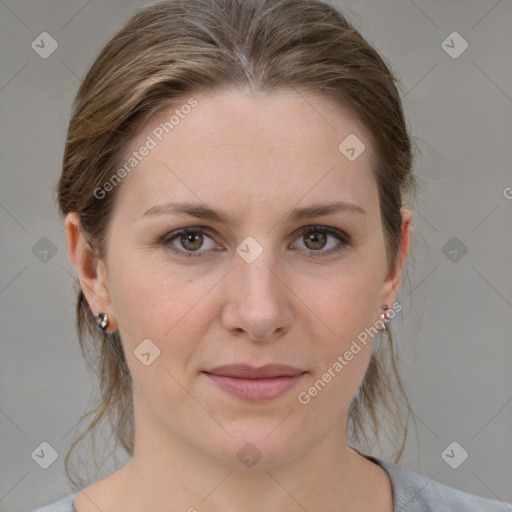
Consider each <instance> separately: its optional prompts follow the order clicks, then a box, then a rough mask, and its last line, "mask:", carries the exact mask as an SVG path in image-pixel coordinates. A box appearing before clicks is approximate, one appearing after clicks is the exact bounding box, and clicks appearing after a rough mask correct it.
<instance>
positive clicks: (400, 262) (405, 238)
mask: <svg viewBox="0 0 512 512" xmlns="http://www.w3.org/2000/svg"><path fill="white" fill-rule="evenodd" d="M400 213H401V215H402V227H401V237H402V241H401V245H400V248H399V252H398V254H397V258H396V262H395V265H394V266H393V268H392V269H391V271H390V272H389V274H388V276H387V277H386V280H385V281H384V284H383V289H382V302H381V304H382V305H384V304H387V305H388V306H389V307H390V308H391V307H392V305H393V304H394V303H395V301H396V299H397V296H398V291H399V290H400V286H401V285H402V277H403V271H404V268H405V263H406V261H407V258H408V256H409V251H410V248H411V217H412V216H411V212H410V210H409V209H407V208H406V207H402V208H401V210H400Z"/></svg>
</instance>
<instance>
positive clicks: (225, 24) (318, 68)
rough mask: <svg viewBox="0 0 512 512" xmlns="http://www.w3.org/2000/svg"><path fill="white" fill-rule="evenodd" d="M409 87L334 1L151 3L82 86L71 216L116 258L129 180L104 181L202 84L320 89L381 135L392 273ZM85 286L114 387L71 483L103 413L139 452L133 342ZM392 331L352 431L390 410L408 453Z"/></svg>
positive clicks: (84, 342) (411, 180) (355, 437)
mask: <svg viewBox="0 0 512 512" xmlns="http://www.w3.org/2000/svg"><path fill="white" fill-rule="evenodd" d="M399 87H400V84H399V82H398V80H397V78H396V77H395V76H394V74H393V72H392V71H391V69H390V67H389V66H388V65H386V63H385V62H384V60H383V58H382V57H381V56H380V55H379V54H378V53H377V51H376V50H375V49H374V48H373V47H372V46H371V45H370V44H369V43H368V42H367V41H366V40H365V39H364V38H363V37H362V35H361V34H360V33H359V32H358V31H357V30H356V29H355V28H354V27H353V26H352V25H351V24H350V23H349V21H348V20H347V19H346V18H345V16H344V15H343V14H342V13H341V12H340V11H339V10H338V9H337V8H335V7H334V6H332V5H330V4H327V3H325V2H323V1H321V0H168V1H163V2H158V3H155V4H153V5H149V6H147V7H144V8H142V9H141V10H139V11H138V12H136V13H135V15H134V16H133V17H132V18H131V19H130V20H129V21H128V22H127V23H126V24H125V25H124V26H123V27H122V28H121V29H120V30H119V31H118V32H117V34H115V35H114V37H113V38H112V39H111V40H110V41H109V42H108V43H107V44H106V46H105V47H104V48H103V49H102V50H101V52H100V53H99V55H98V57H97V58H96V60H95V61H94V63H93V64H92V67H91V68H90V70H89V72H88V73H87V75H86V77H85V79H84V80H83V82H82V84H81V86H80V88H79V90H78V93H77V95H76V98H75V100H74V103H73V113H72V117H71V120H70V123H69V129H68V134H67V141H66V146H65V151H64V157H63V168H62V174H61V176H60V180H59V182H58V184H57V195H58V203H59V209H60V212H61V214H62V215H64V216H65V215H66V214H68V213H69V212H76V214H77V215H78V216H79V219H80V225H81V226H80V227H81V231H82V233H83V234H84V237H85V238H86V240H88V242H89V244H90V245H91V248H94V249H95V250H96V251H97V254H98V256H99V257H100V258H103V257H104V256H105V242H106V239H107V238H108V228H109V223H110V219H111V215H112V212H113V208H114V205H115V198H116V196H117V192H118V190H119V187H120V186H122V184H121V185H119V186H117V187H115V188H113V189H112V190H111V191H110V192H109V193H107V194H104V197H101V198H98V197H97V194H95V190H97V189H98V188H101V187H102V186H104V184H105V183H106V182H108V181H109V180H112V177H113V176H114V174H115V172H116V170H118V169H119V166H120V165H121V164H122V162H123V160H124V158H123V157H125V155H126V152H127V147H128V145H129V143H130V141H131V140H132V138H133V137H134V135H135V134H136V133H137V130H138V129H139V128H140V127H141V126H142V125H143V124H144V123H145V122H146V121H148V120H149V119H150V118H151V117H152V116H155V115H156V114H157V113H159V112H161V111H162V110H163V109H166V108H168V107H170V106H171V105H178V104H179V103H180V102H183V99H184V98H187V97H190V95H192V94H193V93H195V92H198V91H203V90H204V91H214V90H218V89H221V88H234V89H235V90H248V91H250V92H251V93H252V94H271V93H272V92H278V91H289V90H294V91H296V92H298V93H300V92H310V93H315V94H320V95H322V96H323V97H325V98H327V99H330V100H331V101H333V102H335V103H336V104H337V105H339V106H340V107H342V108H344V109H346V111H348V112H350V113H352V114H353V115H354V116H355V118H356V119H357V120H358V121H360V122H361V123H362V125H363V127H364V128H365V130H367V132H368V136H369V138H370V142H371V147H372V149H373V154H374V156H375V157H374V158H373V159H372V164H371V166H372V172H373V174H374V176H375V179H376V182H377V185H378V192H379V204H380V212H381V219H382V227H383V232H384V235H385V242H386V255H387V262H388V265H389V268H390V269H391V268H392V267H393V265H394V264H395V262H396V261H397V256H398V253H399V249H400V247H401V242H402V240H401V221H402V219H401V211H400V210H401V207H402V206H404V205H405V201H406V197H407V194H408V193H409V192H414V187H415V184H416V182H415V176H414V174H413V172H412V164H413V151H412V140H411V137H410V135H409V134H408V130H407V126H406V123H405V119H404V114H403V108H402V104H401V100H400V95H399V92H398V88H399ZM347 109H348V110H347ZM77 292H78V300H77V304H76V327H77V331H78V339H79V343H80V347H81V351H82V354H83V355H84V358H85V359H86V361H87V362H88V363H89V366H90V367H91V368H93V369H94V371H95V372H96V373H97V376H98V379H99V388H100V393H101V397H100V399H99V401H98V402H97V403H96V405H95V407H92V408H91V409H90V410H89V411H88V412H87V413H86V414H84V415H83V416H82V417H81V418H83V417H85V416H88V415H91V414H94V417H93V419H92V421H91V422H90V423H89V425H88V426H87V428H86V429H85V431H83V432H82V433H81V435H80V436H78V437H77V438H76V439H75V440H74V442H73V443H72V445H71V447H70V448H69V450H68V453H67V455H66V458H65V469H66V474H67V476H68V478H69V479H70V480H72V478H71V477H70V473H69V457H70V455H71V453H72V451H73V450H74V449H75V447H76V446H77V444H78V443H79V442H80V441H81V440H82V439H83V438H84V437H85V436H86V435H87V434H92V436H93V441H94V431H95V430H96V429H97V427H98V426H99V424H100V422H102V421H103V420H105V419H108V420H109V422H110V427H111V432H112V433H113V434H114V436H115V446H116V447H117V444H118V443H120V444H121V446H122V447H123V448H124V450H125V451H126V453H127V454H129V455H133V448H134V416H133V400H132V379H131V375H130V372H129V369H128V366H127V364H126V360H125V356H124V352H123V348H122V344H121V339H120V337H119V334H118V332H117V331H116V332H113V333H109V334H105V333H101V332H99V331H98V329H97V328H96V325H95V319H94V317H93V314H92V312H91V310H90V308H89V304H88V303H87V301H86V299H85V296H84V294H83V292H82V290H81V289H79V290H77ZM384 333H385V336H386V337H387V344H380V343H376V344H375V345H377V349H376V352H374V353H373V354H372V355H371V358H370V361H369V365H368V368H367V371H366V374H365V376H364V380H363V382H362V385H361V386H360V388H359V390H358V392H357V394H356V396H355V397H354V399H353V401H352V402H351V404H350V408H349V417H348V422H349V423H348V426H349V433H350V435H349V436H348V438H347V439H348V440H350V441H351V442H352V443H353V444H356V445H360V446H361V444H362V443H363V442H366V443H367V444H368V443H369V440H370V439H371V435H370V432H371V434H372V435H373V437H374V438H375V439H376V440H379V439H380V435H381V432H382V430H383V424H384V423H383V421H384V417H387V418H385V419H387V425H389V426H390V431H391V433H392V435H391V437H390V440H391V442H392V444H393V447H394V448H395V454H396V456H395V459H394V462H395V463H396V462H398V461H399V460H400V458H401V457H402V454H403V450H404V446H405V442H406V437H407V425H408V420H409V413H410V405H409V402H408V400H407V396H406V393H405V390H404V386H403V384H402V382H401V379H400V376H399V373H398V371H397V365H396V361H395V357H396V356H395V354H394V352H393V346H394V344H393V339H392V335H391V331H390V329H389V327H388V328H386V329H385V331H384ZM88 354H89V356H88ZM88 357H89V359H88ZM386 357H387V359H388V361H387V362H386ZM404 409H405V411H406V412H405V411H404ZM379 442H380V441H379ZM93 453H94V452H93Z"/></svg>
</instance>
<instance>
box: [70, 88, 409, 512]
mask: <svg viewBox="0 0 512 512" xmlns="http://www.w3.org/2000/svg"><path fill="white" fill-rule="evenodd" d="M192 96H193V97H194V98H196V100H197V102H198V105H197V106H196V107H195V108H194V109H193V110H192V111H191V113H190V114H189V115H188V116H186V117H185V118H184V119H182V120H180V123H179V125H178V126H176V127H175V129H174V130H173V131H172V132H171V133H170V134H169V135H167V136H166V137H165V138H164V140H163V141H161V142H159V143H158V144H157V147H155V148H154V149H152V150H151V151H150V152H149V154H148V155H147V156H146V157H145V158H144V159H143V160H142V161H141V162H140V163H139V164H138V166H137V167H136V168H135V169H134V170H133V171H132V172H131V173H130V174H129V175H128V176H126V177H125V178H124V179H123V181H122V183H121V184H120V185H118V189H116V190H115V193H117V194H118V196H117V199H116V206H115V209H114V213H113V217H112V222H111V225H110V229H109V236H108V245H107V251H106V257H105V260H104V261H102V260H100V259H98V258H96V257H95V256H94V253H93V252H92V251H91V250H90V249H89V248H88V247H87V245H86V243H85V241H84V238H83V236H82V234H81V233H80V230H79V223H78V220H77V217H76V215H75V214H69V215H68V217H67V219H66V227H67V235H68V250H69V254H70V257H71V259H72V261H73V263H74V265H75V267H76V269H77V273H78V277H79V280H80V283H81V285H82V288H83V290H84V292H85V295H86V298H87V300H88V302H89V304H90V306H91V309H92V311H93V312H94V313H99V312H103V311H105V312H107V313H108V314H109V316H110V321H111V323H110V326H109V330H115V329H119V331H120V334H121V337H122V342H123V347H124V351H125V354H126V357H127V361H128V365H129V367H130V371H131V374H132V377H133V381H134V411H135V425H136V431H135V432H136V433H135V453H134V456H133V458H132V459H131V461H130V462H129V463H128V464H127V465H126V466H125V467H123V468H122V469H121V470H119V471H117V472H116V473H114V474H113V475H112V476H110V477H108V478H107V479H105V480H102V481H100V482H97V483H95V484H93V485H91V486H89V487H87V488H86V489H85V490H84V491H83V492H82V493H79V494H78V496H77V498H76V499H75V507H76V509H77V511H78V512H87V511H89V510H94V511H97V510H98V507H99V508H100V509H101V510H102V511H103V512H110V511H118V510H119V511H121V510H123V511H132V510H133V511H140V510H144V511H150V512H152V511H155V512H156V511H161V510H162V506H165V507H167V508H166V509H167V510H173V511H174V510H176V511H178V510H180V511H185V510H189V509H190V510H193V508H192V507H195V509H197V510H198V511H200V512H201V511H203V510H204V511H223V512H231V511H233V512H234V511H239V510H245V511H248V512H252V511H256V510H257V511H261V510H266V511H269V512H278V511H279V512H283V511H285V512H292V511H293V512H295V511H303V510H304V509H306V510H310V511H312V510H328V511H331V510H349V509H350V510H361V511H362V510H379V511H385V512H391V511H392V510H393V500H392V493H391V483H390V480H389V478H388V476H387V473H386V472H385V471H384V470H382V469H381V468H380V467H379V466H377V465H376V464H374V463H372V462H371V461H369V460H368V459H366V458H364V457H363V456H362V455H360V454H358V453H356V452H355V451H354V450H352V449H351V448H350V447H348V446H347V439H346V431H347V411H348V407H349V405H350V403H351V401H352V399H353V397H354V396H355V394H356V392H357V390H358V388H359V387H360V385H361V382H362V380H363V377H364V374H365V372H366V369H367V366H368V362H369V358H370V355H371V346H372V344H373V341H375V342H378V340H377V339H375V340H372V339H371V338H370V339H369V342H368V344H367V345H366V346H364V345H362V344H361V347H362V350H361V351H360V352H359V353H358V354H357V355H356V356H354V358H353V359H352V360H351V361H350V362H349V364H347V366H345V367H344V368H343V370H342V371H341V372H340V373H339V374H337V375H336V377H335V378H333V379H332V380H331V382H329V383H328V384H327V385H326V386H325V388H324V389H322V391H321V392H319V393H318V394H317V396H315V397H313V398H312V399H311V401H310V402H309V403H308V404H307V405H303V404H301V403H299V401H298V399H297V396H298V393H299V392H301V391H305V390H307V389H308V388H309V387H310V386H311V385H312V384H313V383H314V382H315V381H317V380H318V379H319V378H321V376H322V374H323V373H324V372H325V371H326V370H327V369H328V368H329V367H331V366H332V365H333V363H334V362H335V361H336V360H337V357H338V356H339V355H342V354H344V353H345V351H346V350H348V349H349V347H350V345H351V343H352V341H353V340H355V339H356V337H357V335H358V334H359V333H361V332H362V331H364V329H365V328H368V327H370V326H374V325H375V323H376V321H377V320H378V319H379V317H380V314H381V313H382V311H381V305H383V304H387V305H389V306H390V307H391V306H392V305H393V304H394V303H395V301H396V298H397V293H398V290H399V288H400V285H401V281H402V273H403V268H404V264H405V261H406V259H407V256H408V254H409V247H410V243H409V237H410V227H411V215H410V212H409V210H407V209H406V208H402V220H403V222H402V246H401V248H400V252H399V254H398V257H397V259H396V262H395V263H394V265H392V266H391V267H390V265H389V264H388V261H387V259H386V251H385V247H386V246H385V239H384V233H383V229H382V223H381V216H380V209H379V198H378V189H377V183H376V181H375V178H374V176H373V174H372V171H371V167H370V162H371V158H372V149H371V145H370V140H369V138H368V136H367V135H366V133H365V131H364V129H363V126H362V125H361V124H360V123H358V122H357V120H355V119H354V118H352V117H351V116H349V114H348V112H347V111H345V110H344V109H341V108H340V107H339V106H337V105H336V104H334V103H333V102H332V100H329V99H322V98H321V97H318V96H313V95H312V94H311V93H302V94H301V95H298V94H297V93H296V92H294V91H283V92H279V93H274V94H272V95H270V96H261V97H257V96H255V95H252V94H250V93H248V92H244V91H235V90H223V91H216V92H214V93H210V94H205V93H200V94H199V93H198V94H194V95H192ZM186 99H187V98H185V100H184V101H183V104H184V103H185V101H186ZM175 108H176V107H174V108H173V109H169V111H166V112H162V113H160V114H159V115H158V116H157V117H155V118H154V119H152V120H151V121H150V122H149V123H147V124H146V125H145V126H143V127H142V128H141V130H140V131H139V134H138V135H137V137H135V138H134V140H132V141H131V145H130V152H131V151H133V150H136V149H138V148H140V146H141V145H142V144H144V142H145V141H146V138H147V136H148V135H150V134H151V132H152V130H153V129H154V128H155V127H156V126H158V124H159V123H160V122H162V121H165V120H167V119H168V118H169V116H170V113H172V112H173V110H174V109H175ZM249 120H250V121H249ZM349 134H356V136H357V137H358V138H359V139H361V140H362V141H364V143H365V145H366V150H365V151H364V152H363V153H362V154H361V155H360V156H359V157H358V158H357V159H356V160H355V161H352V162H351V161H349V160H348V159H347V158H346V157H345V156H344V155H343V154H341V153H340V151H339V150H338V145H339V144H340V142H341V141H342V140H344V139H345V137H347V136H348V135H349ZM110 193H112V192H110ZM171 201H188V202H193V203H199V204H203V205H204V204H206V205H207V206H208V207H210V208H212V209H215V210H222V211H224V212H225V213H226V214H229V215H231V216H232V219H233V222H232V223H229V224H223V223H220V222H217V221H211V220H205V219H197V218H194V217H190V216H187V215H183V214H181V215H177V214H170V213H167V214H155V215H146V216H143V213H144V212H146V211H147V210H149V209H150V208H152V207H154V206H156V205H161V204H165V203H168V202H171ZM334 201H345V202H348V203H354V204H357V205H359V206H360V207H361V208H363V209H364V210H365V212H366V214H365V215H362V214H357V213H354V212H351V211H342V212H338V213H334V214H330V215H328V216H318V217H315V218H312V219H306V220H301V221H297V222H291V223H290V222H286V221H285V220H284V217H285V215H286V214H287V213H288V212H289V211H291V210H292V209H294V208H297V207H304V206H308V205H312V204H316V203H322V204H323V203H331V202H334ZM198 226H203V227H207V228H209V231H206V232H205V231H203V232H202V234H203V237H204V238H203V245H201V242H200V241H199V242H197V243H190V242H189V244H188V245H187V240H186V239H185V240H183V238H182V239H181V240H182V241H181V243H180V239H179V237H178V238H175V239H174V241H173V242H168V244H167V246H166V245H165V244H163V243H158V242H157V241H156V240H157V239H159V238H160V237H162V236H164V235H165V234H167V233H171V232H173V231H176V230H178V229H182V228H185V227H198ZM307 226H321V227H323V226H328V227H332V228H336V229H339V230H342V231H344V232H345V233H347V234H348V235H349V236H350V239H351V240H352V243H351V244H348V245H344V246H343V248H342V250H341V251H340V252H339V253H335V254H331V255H327V256H322V255H319V256H318V254H321V253H322V252H323V253H326V252H327V251H328V250H329V249H331V248H333V247H336V246H337V244H338V242H337V239H336V238H334V237H333V236H332V235H326V236H327V239H326V240H325V241H324V245H322V239H321V240H320V242H317V243H316V245H315V243H314V241H313V242H311V241H308V240H309V239H308V237H307V236H304V235H303V234H302V233H301V230H302V229H303V228H305V227H307ZM321 234H322V233H320V235H321ZM247 236H251V237H253V238H254V239H255V240H256V241H257V242H258V244H259V245H260V246H261V248H262V249H263V252H262V253H261V255H260V256H259V257H257V258H256V259H255V260H254V261H253V262H252V263H248V262H247V261H245V260H244V259H242V258H241V257H240V256H239V255H238V254H237V252H236V248H237V246H238V245H239V244H240V243H241V242H242V241H243V240H244V239H245V238H246V237H247ZM169 246H173V247H174V248H175V249H177V250H181V251H182V252H187V250H188V252H189V253H190V252H194V251H193V250H192V249H193V248H194V247H199V251H200V252H202V256H199V257H189V258H187V257H185V256H179V255H178V254H174V253H172V252H171V251H170V249H169ZM191 248H192V249H191ZM195 253H196V254H197V251H196V252H195ZM315 255H317V256H316V257H315ZM147 338H149V339H150V340H151V341H152V342H153V343H154V344H155V345H156V346H157V347H158V348H159V349H160V356H159V357H157V358H156V359H155V360H154V361H153V362H152V363H151V364H150V365H149V366H145V365H144V364H142V363H141V361H140V360H139V359H138V358H137V357H135V355H134V350H135V349H136V347H137V346H138V345H139V344H140V343H141V341H142V340H144V339H147ZM240 362H246V363H250V364H252V365H254V366H261V365H264V364H267V363H282V364H288V365H292V366H296V367H299V368H301V369H303V370H304V371H306V372H307V373H306V374H305V375H304V377H303V380H302V381H301V382H300V383H299V384H298V385H297V386H296V387H295V388H293V389H292V390H291V391H288V392H287V393H285V394H284V395H282V396H280V397H278V398H275V399H272V400H269V401H267V402H264V403H256V404H255V403H252V402H247V401H244V400H242V399H240V398H236V397H233V396H231V395H228V394H226V393H225V392H224V391H222V390H221V389H219V388H218V387H217V386H216V384H215V383H213V382H212V381H211V380H210V379H209V378H208V377H207V376H205V375H204V374H203V373H201V372H202V371H203V370H207V369H211V368H213V367H215V366H218V365H223V364H232V363H240ZM248 442H251V443H253V444H254V445H255V446H256V447H257V448H258V450H259V451H260V452H261V454H262V457H261V459H260V460H259V461H258V463H257V464H256V465H255V466H253V467H252V468H247V467H245V466H244V465H243V464H242V463H241V462H240V460H239V459H238V457H237V452H238V451H239V450H240V449H241V448H242V447H243V446H244V445H245V444H246V443H248ZM312 468H314V471H313V470H312Z"/></svg>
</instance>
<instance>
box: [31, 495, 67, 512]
mask: <svg viewBox="0 0 512 512" xmlns="http://www.w3.org/2000/svg"><path fill="white" fill-rule="evenodd" d="M76 495H77V493H74V494H69V495H68V496H66V497H65V498H62V499H60V500H58V501H54V502H53V503H50V504H49V505H45V506H44V507H42V508H38V509H37V510H34V511H33V512H75V509H74V508H73V500H74V499H75V496H76Z"/></svg>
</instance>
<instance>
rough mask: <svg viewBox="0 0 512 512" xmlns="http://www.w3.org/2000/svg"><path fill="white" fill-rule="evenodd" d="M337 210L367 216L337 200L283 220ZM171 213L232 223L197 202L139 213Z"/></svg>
mask: <svg viewBox="0 0 512 512" xmlns="http://www.w3.org/2000/svg"><path fill="white" fill-rule="evenodd" d="M338 212H347V213H356V214H358V215H361V216H363V217H366V216H367V213H366V211H365V210H364V209H363V208H362V207H361V206H359V205H358V204H354V203H347V202H345V201H338V202H335V203H328V204H312V205H310V206H306V207H303V208H295V209H294V210H292V211H291V212H289V213H288V214H287V215H286V216H285V217H284V222H289V223H292V222H298V221H300V220H305V219H311V218H314V217H322V216H327V215H332V214H334V213H338ZM172 214H185V215H189V216H191V217H196V218H198V219H205V220H209V221H213V222H220V223H223V224H230V223H232V218H231V216H230V215H228V214H227V213H225V212H222V211H219V210H213V209H211V208H209V207H208V206H205V205H203V204H199V203H196V204H194V203H183V202H175V203H166V204H161V205H157V206H153V207H152V208H150V209H149V210H147V211H146V212H144V213H143V214H142V215H141V218H144V217H148V216H152V215H172Z"/></svg>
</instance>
